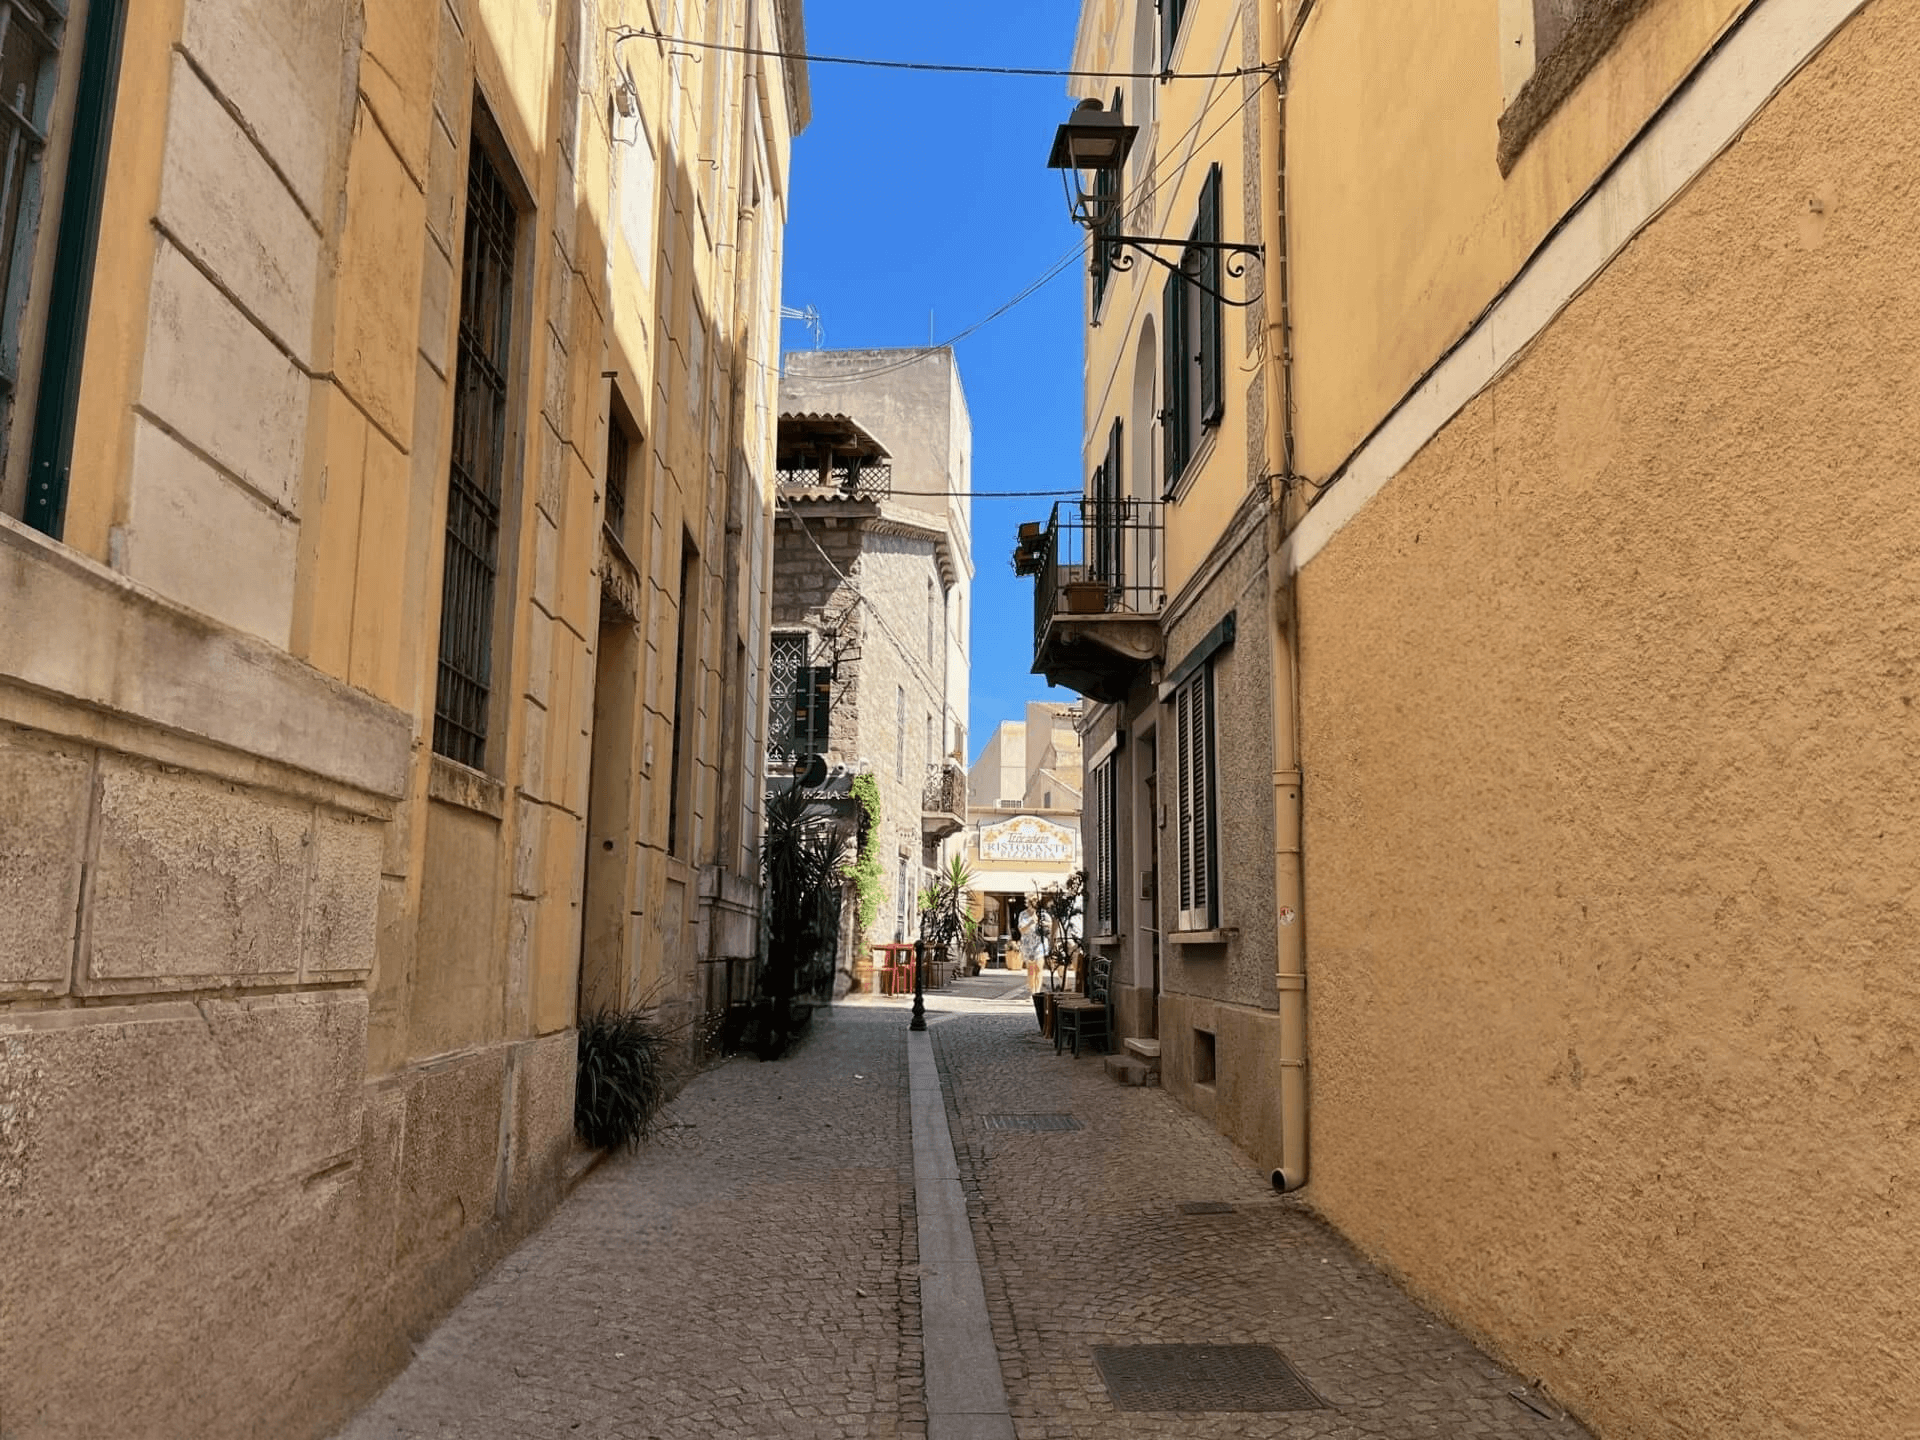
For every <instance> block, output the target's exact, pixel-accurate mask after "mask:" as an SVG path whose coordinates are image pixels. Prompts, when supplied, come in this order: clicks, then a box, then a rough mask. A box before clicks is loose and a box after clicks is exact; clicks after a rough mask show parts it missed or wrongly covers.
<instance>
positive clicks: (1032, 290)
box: [766, 70, 1270, 494]
mask: <svg viewBox="0 0 1920 1440" xmlns="http://www.w3.org/2000/svg"><path fill="white" fill-rule="evenodd" d="M1235 73H1236V74H1239V75H1250V74H1255V73H1270V72H1266V71H1256V70H1245V71H1239V72H1235ZM1144 78H1151V77H1144ZM1216 78H1228V77H1227V76H1225V75H1224V74H1223V75H1222V76H1219V77H1216ZM1232 93H1233V92H1232V91H1230V90H1224V89H1223V90H1222V91H1221V92H1220V95H1216V96H1214V97H1213V98H1211V99H1209V100H1208V101H1207V103H1206V105H1204V106H1203V107H1202V108H1201V111H1200V114H1199V115H1198V116H1197V117H1195V119H1194V121H1193V123H1192V124H1191V125H1189V126H1188V127H1187V131H1186V135H1183V136H1181V137H1180V139H1179V140H1176V141H1175V142H1174V143H1173V144H1172V145H1170V146H1168V147H1167V149H1166V150H1164V151H1162V153H1161V155H1160V156H1159V158H1158V159H1157V160H1156V161H1155V164H1154V166H1153V169H1151V170H1149V171H1148V172H1147V173H1146V174H1145V175H1143V176H1141V177H1140V183H1139V184H1138V185H1136V186H1135V187H1134V189H1133V192H1132V193H1131V194H1129V195H1126V196H1123V197H1122V198H1121V200H1120V205H1121V207H1122V208H1123V209H1125V208H1127V207H1130V206H1134V205H1138V204H1141V203H1143V202H1145V201H1147V200H1150V199H1152V198H1153V197H1154V196H1155V195H1157V194H1159V193H1160V191H1161V190H1162V189H1164V188H1165V187H1166V185H1167V183H1168V181H1170V180H1171V179H1172V176H1171V175H1168V176H1162V177H1160V178H1158V179H1156V178H1155V177H1156V175H1157V173H1158V171H1159V170H1160V168H1161V166H1162V165H1163V164H1165V163H1166V162H1167V161H1169V160H1171V159H1172V158H1173V156H1172V152H1173V151H1174V150H1177V149H1179V148H1180V147H1181V145H1182V144H1183V143H1184V142H1185V140H1186V138H1187V136H1190V135H1192V134H1193V133H1194V131H1196V130H1198V129H1199V128H1200V127H1201V126H1202V125H1204V124H1205V123H1206V120H1207V116H1208V115H1209V114H1210V113H1211V112H1212V110H1213V107H1214V106H1215V105H1216V104H1218V103H1219V99H1220V96H1222V95H1230V94H1232ZM1259 94H1260V91H1259V88H1258V87H1255V89H1254V90H1253V92H1252V94H1250V95H1247V96H1246V97H1244V98H1243V99H1242V100H1241V101H1240V103H1239V104H1238V105H1236V106H1234V107H1233V109H1232V111H1230V112H1229V113H1228V114H1227V116H1226V117H1225V118H1224V119H1222V120H1221V122H1220V123H1219V124H1218V125H1216V126H1214V127H1213V129H1211V130H1209V131H1208V132H1207V133H1206V135H1205V136H1204V137H1203V138H1202V139H1201V140H1200V142H1199V143H1198V144H1197V145H1195V146H1194V147H1193V148H1194V149H1195V150H1201V149H1204V148H1205V147H1206V146H1207V144H1208V142H1210V141H1211V140H1212V139H1213V138H1214V136H1216V135H1218V134H1219V133H1220V132H1221V131H1222V130H1224V129H1226V128H1227V126H1229V125H1231V124H1232V123H1233V122H1234V121H1235V120H1236V119H1237V118H1239V117H1240V116H1241V115H1242V114H1244V113H1245V112H1246V109H1247V107H1248V106H1249V105H1251V104H1252V103H1253V101H1254V100H1255V99H1256V98H1257V97H1258V96H1259ZM1182 163H1183V164H1184V162H1182ZM1092 243H1093V237H1091V236H1089V237H1087V238H1086V239H1083V240H1081V241H1080V243H1079V244H1078V245H1076V246H1075V247H1074V248H1073V249H1071V250H1069V251H1067V252H1066V253H1065V254H1064V255H1062V256H1061V257H1060V258H1059V259H1057V260H1055V261H1054V262H1053V263H1052V264H1051V265H1049V266H1048V267H1047V268H1046V270H1045V271H1043V272H1042V273H1041V275H1040V278H1039V279H1037V280H1035V281H1033V282H1032V283H1031V284H1029V285H1028V286H1027V287H1026V289H1024V290H1022V291H1021V292H1020V293H1019V294H1017V295H1015V296H1014V297H1013V298H1012V299H1011V300H1009V301H1007V302H1006V303H1005V304H1003V305H1001V306H1000V307H999V308H998V309H997V310H995V311H993V312H992V313H991V314H989V315H986V316H983V317H982V318H981V319H979V320H976V321H974V323H973V324H971V325H969V326H967V327H966V329H964V330H960V331H957V332H956V333H954V334H952V335H950V336H948V337H947V338H946V339H945V340H943V341H941V342H940V344H938V345H928V346H925V347H915V348H914V349H913V350H912V352H911V353H909V354H907V355H904V356H902V357H901V358H900V359H898V360H890V361H888V362H887V363H886V364H884V365H876V366H873V367H872V368H870V369H866V370H850V371H842V372H839V373H837V374H831V375H809V376H807V377H806V379H807V382H808V383H809V384H814V385H822V384H827V385H852V384H858V383H860V382H862V381H866V380H874V379H878V378H879V377H881V376H883V375H891V374H893V373H894V372H895V371H898V370H904V369H906V368H907V367H908V366H910V365H917V364H919V363H920V362H921V361H922V360H924V359H926V358H927V356H929V355H934V354H938V353H939V352H940V351H942V350H948V349H951V348H952V347H953V346H955V345H957V344H958V343H959V342H960V341H962V340H964V339H966V338H967V337H968V336H970V335H972V334H973V333H974V332H975V331H977V330H981V329H984V328H985V327H986V326H988V325H990V324H992V323H993V322H994V321H995V320H998V319H999V318H1000V317H1001V316H1002V315H1005V314H1006V313H1007V312H1008V311H1009V310H1012V309H1013V308H1014V307H1015V306H1017V305H1021V304H1024V303H1025V302H1026V301H1028V300H1030V299H1032V298H1033V297H1034V296H1035V295H1036V294H1038V293H1039V292H1040V291H1041V290H1042V289H1044V288H1045V287H1046V286H1048V285H1049V284H1051V283H1052V282H1053V281H1055V280H1057V279H1058V278H1059V277H1060V276H1061V275H1063V274H1065V273H1066V271H1067V270H1068V269H1070V268H1072V266H1073V265H1074V263H1075V262H1076V261H1078V260H1079V259H1080V258H1081V257H1082V256H1084V255H1085V254H1086V253H1087V248H1088V246H1089V245H1091V244H1092ZM766 368H768V369H771V368H772V367H766ZM775 373H778V372H775ZM1074 493H1076V494H1077V493H1079V492H1078V491H1076V492H1074Z"/></svg>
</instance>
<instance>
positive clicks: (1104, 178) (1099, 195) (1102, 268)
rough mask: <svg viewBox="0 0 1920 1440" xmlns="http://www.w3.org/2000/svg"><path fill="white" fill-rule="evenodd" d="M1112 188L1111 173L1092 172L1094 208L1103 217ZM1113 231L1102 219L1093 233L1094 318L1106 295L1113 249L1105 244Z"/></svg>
mask: <svg viewBox="0 0 1920 1440" xmlns="http://www.w3.org/2000/svg"><path fill="white" fill-rule="evenodd" d="M1114 188H1115V187H1114V178H1113V171H1111V170H1096V171H1094V172H1093V193H1094V206H1095V209H1096V211H1097V212H1098V213H1099V214H1101V215H1103V216H1104V215H1106V213H1107V207H1108V206H1109V205H1110V204H1111V203H1112V200H1113V193H1114ZM1114 230H1115V225H1114V222H1113V221H1112V220H1111V219H1102V220H1101V222H1100V223H1099V224H1098V225H1096V226H1095V227H1094V231H1093V314H1094V315H1095V316H1096V317H1097V316H1098V315H1099V314H1100V302H1101V300H1102V299H1104V298H1105V296H1106V293H1107V271H1108V270H1110V269H1111V268H1112V267H1113V249H1112V247H1111V246H1109V245H1108V244H1107V240H1106V237H1107V236H1108V235H1109V234H1112V233H1114Z"/></svg>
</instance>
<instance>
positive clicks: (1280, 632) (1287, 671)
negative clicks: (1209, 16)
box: [1257, 0, 1313, 1191]
mask: <svg viewBox="0 0 1920 1440" xmlns="http://www.w3.org/2000/svg"><path fill="white" fill-rule="evenodd" d="M1257 3H1258V5H1259V10H1260V30H1259V46H1260V63H1261V65H1262V66H1263V67H1266V70H1267V74H1266V78H1265V79H1263V80H1262V81H1261V92H1260V163H1261V171H1262V181H1263V186H1262V188H1263V189H1264V188H1265V187H1266V186H1268V185H1270V186H1272V193H1271V195H1270V196H1269V197H1267V203H1265V204H1263V205H1262V206H1261V207H1260V230H1261V235H1260V244H1261V251H1262V254H1263V255H1264V256H1265V257H1266V291H1267V298H1266V304H1265V307H1264V308H1265V320H1266V347H1265V349H1266V355H1265V358H1266V365H1265V370H1266V409H1267V424H1266V426H1265V429H1266V436H1265V439H1266V451H1267V453H1266V471H1267V484H1268V487H1269V488H1268V498H1267V506H1268V508H1267V586H1268V593H1269V595H1270V596H1271V598H1272V603H1273V613H1272V616H1271V619H1270V622H1269V624H1268V627H1267V629H1268V636H1269V647H1270V650H1269V655H1268V661H1269V669H1270V672H1271V675H1272V685H1271V688H1272V695H1273V905H1274V939H1275V951H1276V954H1275V981H1276V985H1277V988H1278V991H1279V1001H1280V1056H1279V1058H1280V1166H1279V1168H1278V1169H1276V1170H1275V1171H1274V1172H1273V1188H1274V1189H1276V1190H1281V1191H1287V1190H1298V1189H1299V1188H1300V1187H1301V1186H1302V1185H1305V1184H1306V1183H1307V968H1306V947H1305V944H1304V935H1303V931H1304V929H1305V921H1304V919H1303V918H1302V912H1303V910H1304V908H1305V907H1304V905H1303V904H1302V899H1303V893H1304V889H1305V885H1304V881H1303V867H1302V862H1301V852H1300V841H1301V807H1300V781H1301V775H1300V728H1299V707H1298V704H1297V697H1298V693H1299V684H1298V681H1299V657H1298V653H1297V639H1298V619H1299V612H1298V609H1297V608H1296V605H1295V596H1294V582H1293V577H1292V575H1290V574H1289V573H1287V571H1286V568H1285V554H1284V551H1283V549H1282V545H1283V542H1284V541H1285V539H1286V535H1287V530H1288V528H1289V525H1290V521H1291V516H1290V515H1289V514H1288V506H1289V504H1290V503H1291V500H1292V496H1293V484H1292V480H1293V410H1292V405H1293V394H1292V389H1293V374H1292V349H1291V346H1292V334H1291V325H1290V319H1291V315H1290V307H1289V300H1290V299H1291V288H1290V282H1291V275H1290V268H1289V264H1288V254H1287V155H1286V117H1285V106H1286V91H1287V70H1286V65H1287V62H1288V60H1289V59H1290V57H1291V54H1292V50H1293V42H1294V41H1295V40H1296V39H1298V38H1299V35H1300V28H1301V26H1302V25H1303V24H1304V23H1305V21H1306V18H1307V12H1308V11H1309V10H1311V9H1312V5H1313V0H1302V3H1301V5H1300V6H1299V9H1298V11H1297V13H1296V15H1295V17H1294V23H1293V26H1292V29H1291V32H1290V33H1288V34H1285V35H1283V34H1282V18H1281V11H1282V5H1281V3H1280V0H1257Z"/></svg>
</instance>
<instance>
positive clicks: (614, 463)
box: [606, 415, 633, 541]
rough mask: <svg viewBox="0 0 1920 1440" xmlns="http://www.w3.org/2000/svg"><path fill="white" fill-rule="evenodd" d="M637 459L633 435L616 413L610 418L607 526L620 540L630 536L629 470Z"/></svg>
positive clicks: (608, 427)
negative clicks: (634, 457) (628, 520)
mask: <svg viewBox="0 0 1920 1440" xmlns="http://www.w3.org/2000/svg"><path fill="white" fill-rule="evenodd" d="M632 460H633V439H632V437H631V436H629V435H628V434H627V427H626V426H625V425H623V424H622V423H621V422H620V418H619V417H618V416H617V415H616V416H614V417H613V418H612V419H610V420H609V421H608V422H607V512H606V525H607V529H609V530H611V531H612V532H613V537H614V539H616V540H620V541H625V539H626V538H627V470H628V467H629V466H630V465H631V464H632Z"/></svg>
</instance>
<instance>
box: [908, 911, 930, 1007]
mask: <svg viewBox="0 0 1920 1440" xmlns="http://www.w3.org/2000/svg"><path fill="white" fill-rule="evenodd" d="M926 1028H927V931H926V927H925V926H922V927H921V929H920V934H919V936H918V938H916V939H915V940H914V942H913V1019H912V1020H911V1021H910V1022H908V1025H907V1029H909V1030H924V1029H926Z"/></svg>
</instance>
